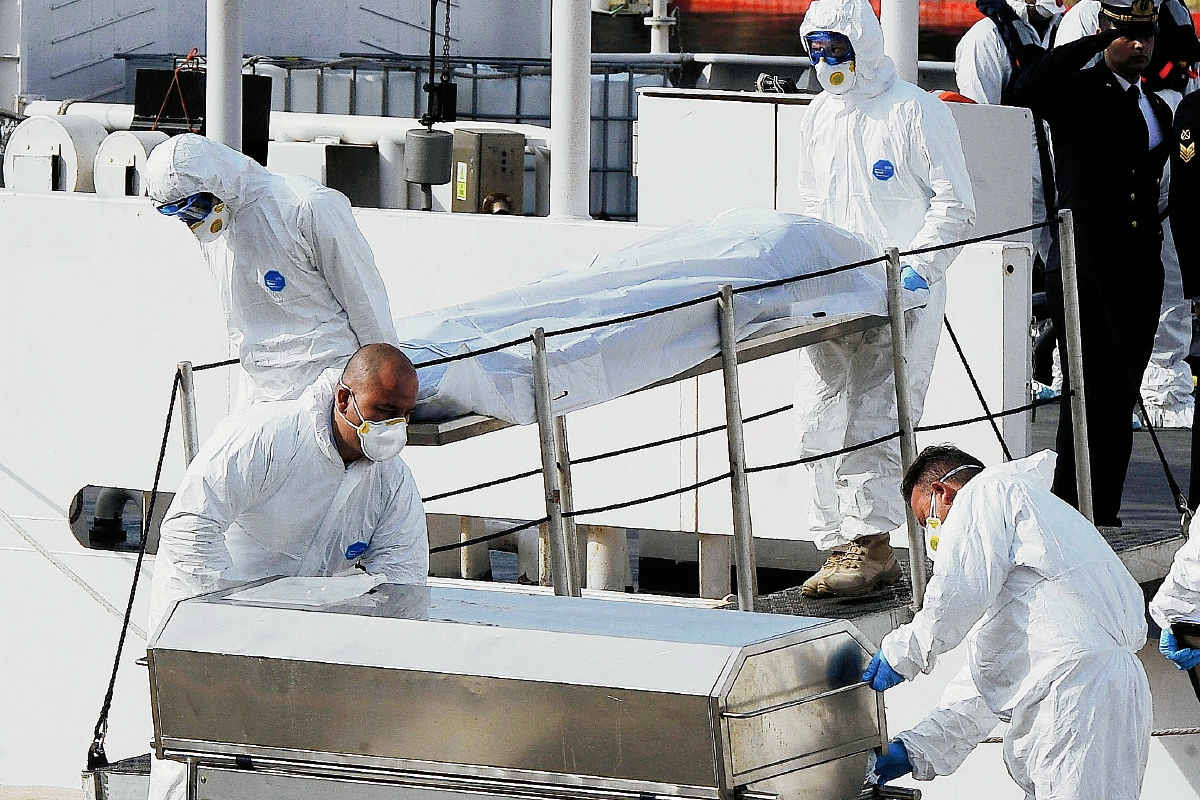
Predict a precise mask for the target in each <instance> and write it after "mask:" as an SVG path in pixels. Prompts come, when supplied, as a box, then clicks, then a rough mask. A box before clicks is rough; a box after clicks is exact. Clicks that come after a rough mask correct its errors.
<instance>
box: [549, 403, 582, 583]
mask: <svg viewBox="0 0 1200 800" xmlns="http://www.w3.org/2000/svg"><path fill="white" fill-rule="evenodd" d="M554 447H555V449H556V450H557V451H558V485H559V487H561V491H562V496H561V497H562V503H561V505H562V510H563V513H564V514H567V513H570V512H572V511H574V510H575V487H574V483H572V481H571V451H570V449H569V448H568V447H567V417H566V415H565V414H563V415H560V416H556V417H555V418H554ZM563 532H564V533H565V534H566V537H567V553H568V555H569V556H570V559H569V560H568V564H569V565H570V567H571V570H572V571H573V572H574V573H575V576H574V583H575V585H576V586H579V587H580V588H582V587H583V584H584V580H583V579H584V578H585V576H586V575H587V564H586V563H585V560H584V557H585V554H586V548H584V549H583V553H581V552H580V547H579V532H578V529H577V527H576V525H575V518H574V517H564V518H563Z"/></svg>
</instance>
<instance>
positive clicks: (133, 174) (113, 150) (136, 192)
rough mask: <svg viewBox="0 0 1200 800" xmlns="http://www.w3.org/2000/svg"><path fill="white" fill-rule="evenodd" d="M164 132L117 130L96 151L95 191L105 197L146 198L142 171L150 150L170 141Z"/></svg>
mask: <svg viewBox="0 0 1200 800" xmlns="http://www.w3.org/2000/svg"><path fill="white" fill-rule="evenodd" d="M167 138H168V137H167V135H166V134H165V133H163V132H162V131H115V132H113V133H110V134H109V135H108V138H106V139H105V140H104V141H103V142H101V144H100V149H99V150H98V151H96V166H95V169H94V177H95V182H96V194H98V195H103V196H104V197H129V196H132V197H144V196H145V195H146V183H145V181H143V180H142V173H143V170H144V169H145V167H146V159H147V158H148V157H149V156H150V151H151V150H153V149H154V148H155V147H157V146H158V145H160V144H162V143H163V142H165V141H166V140H167Z"/></svg>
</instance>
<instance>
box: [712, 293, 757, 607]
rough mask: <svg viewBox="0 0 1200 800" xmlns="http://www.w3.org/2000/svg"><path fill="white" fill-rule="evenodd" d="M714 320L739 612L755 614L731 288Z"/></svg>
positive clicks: (754, 574)
mask: <svg viewBox="0 0 1200 800" xmlns="http://www.w3.org/2000/svg"><path fill="white" fill-rule="evenodd" d="M718 291H719V292H720V293H721V296H720V297H719V298H718V299H717V311H718V314H717V320H718V324H719V326H720V332H721V373H722V375H723V377H724V378H725V433H726V439H727V441H728V443H729V485H730V491H731V493H732V495H733V549H734V552H735V553H736V554H737V555H736V556H735V559H734V562H735V566H736V568H737V580H738V587H737V595H738V608H739V609H741V610H742V611H753V610H754V596H755V595H757V594H758V565H757V564H756V563H755V558H754V532H753V529H752V528H751V526H750V487H749V486H748V485H747V483H746V442H745V440H744V439H743V438H742V399H741V394H740V392H739V389H738V371H737V324H736V317H735V314H734V307H733V287H732V286H729V285H725V286H721V287H719V288H718Z"/></svg>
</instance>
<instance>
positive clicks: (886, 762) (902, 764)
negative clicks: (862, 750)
mask: <svg viewBox="0 0 1200 800" xmlns="http://www.w3.org/2000/svg"><path fill="white" fill-rule="evenodd" d="M884 663H887V662H884ZM910 772H912V762H911V761H909V760H908V750H906V749H905V747H904V742H902V741H900V740H899V739H893V740H892V741H891V743H890V744H888V749H887V752H886V753H884V754H883V755H881V756H879V758H877V759H875V774H876V775H878V776H879V782H880V783H887V782H888V781H894V780H896V778H899V777H900V776H901V775H907V774H908V773H910Z"/></svg>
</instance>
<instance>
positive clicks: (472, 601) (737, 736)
mask: <svg viewBox="0 0 1200 800" xmlns="http://www.w3.org/2000/svg"><path fill="white" fill-rule="evenodd" d="M260 583H261V582H260ZM241 588H245V587H238V589H231V590H227V591H224V592H219V593H215V594H211V595H206V596H204V597H199V598H195V599H192V600H186V601H183V602H181V603H179V604H177V605H176V606H175V608H174V609H173V610H172V612H171V613H170V615H169V617H168V619H167V620H166V623H165V624H164V625H163V627H162V629H161V631H160V632H159V633H158V635H157V636H155V637H154V638H153V640H152V641H151V643H150V646H149V664H150V677H151V694H152V702H153V714H154V732H155V746H156V749H157V750H158V754H159V756H160V757H169V758H176V759H181V760H190V761H192V763H193V764H195V765H204V764H207V765H209V766H210V767H221V768H225V767H232V766H234V765H235V764H236V765H239V766H241V767H247V766H252V767H253V769H254V770H257V771H266V772H272V773H274V774H277V775H279V774H293V775H296V776H301V775H303V776H310V777H314V778H320V779H323V780H324V779H329V778H337V777H339V776H340V777H342V778H348V777H353V778H355V779H356V780H360V781H362V780H366V781H384V782H388V783H390V782H395V781H397V780H400V779H402V778H403V779H407V780H410V781H413V780H415V781H417V782H418V783H423V784H426V785H429V781H430V778H435V779H436V780H435V781H434V783H433V784H432V785H435V786H438V787H440V788H441V789H444V788H445V787H448V786H452V785H460V786H463V787H474V788H473V789H472V792H469V793H473V792H474V791H475V790H479V791H484V792H485V793H491V794H496V793H497V791H498V790H497V789H496V787H497V786H509V787H511V786H513V785H518V784H519V785H522V786H525V787H527V788H526V792H527V791H528V790H529V789H530V787H543V789H544V790H545V791H543V792H539V793H541V794H546V793H547V792H552V793H554V794H557V795H560V794H561V793H562V792H563V791H568V792H575V793H577V794H578V793H584V794H589V795H591V796H594V792H595V790H602V792H601V793H602V794H603V795H605V796H632V795H641V796H644V795H648V794H649V795H671V796H685V797H696V798H713V799H715V798H722V799H723V800H730V798H732V797H733V796H734V793H735V790H736V791H738V792H745V791H747V790H749V791H753V792H762V793H764V794H775V795H778V796H779V797H780V798H781V799H784V800H800V798H802V797H805V798H807V797H814V798H817V797H819V798H828V800H840V799H841V798H844V797H850V796H857V792H858V790H859V788H860V787H861V785H862V777H863V774H864V772H865V769H866V760H867V756H866V753H867V751H868V750H870V749H871V748H873V747H877V746H879V745H881V744H882V743H884V736H885V734H884V731H885V730H886V726H885V724H884V717H883V704H882V701H881V700H880V698H879V696H878V695H877V694H876V693H875V692H874V691H872V690H871V689H870V688H869V687H868V686H866V685H864V684H862V683H861V682H860V681H859V676H860V675H861V672H862V668H863V666H864V665H865V663H866V660H867V658H868V657H869V654H870V650H871V645H870V643H869V642H867V641H866V640H865V639H864V638H863V637H862V636H861V635H860V634H859V633H858V632H857V631H856V630H855V629H854V627H853V626H852V625H851V624H850V623H848V622H845V621H840V620H824V619H809V618H802V617H788V616H776V615H768V614H751V613H743V612H735V611H718V610H710V609H698V608H688V607H680V606H670V605H659V604H653V603H647V602H633V601H629V600H621V599H612V600H608V599H592V598H584V599H575V598H566V597H553V596H546V595H539V594H529V593H522V592H514V591H501V590H494V589H473V588H446V587H411V586H397V585H389V584H385V585H382V586H379V587H377V588H376V589H375V590H374V591H373V592H371V593H370V594H368V595H365V596H364V597H361V598H357V599H355V600H352V601H349V602H346V603H342V604H337V605H330V606H323V607H321V608H319V609H311V608H310V609H305V608H299V607H294V606H292V607H288V606H286V605H284V604H274V603H246V602H239V601H236V600H231V599H229V595H230V594H232V593H234V592H236V591H238V590H239V589H241ZM196 774H197V773H196V771H195V770H193V781H195V780H196V778H195V775H196ZM214 777H215V774H214ZM216 783H219V781H214V786H213V787H212V788H213V789H214V790H215V788H216ZM226 783H228V781H226ZM486 787H491V788H490V789H488V788H486ZM193 789H195V783H193ZM255 791H257V792H258V793H259V794H260V795H261V794H263V791H265V790H262V789H261V787H260V788H259V789H256V790H255ZM500 793H501V794H505V793H507V792H506V791H501V792H500ZM201 794H204V793H203V792H201ZM267 794H269V792H268V793H267ZM284 794H287V792H285V793H284ZM213 796H214V797H215V796H216V795H213ZM281 796H282V795H281ZM364 796H365V795H364Z"/></svg>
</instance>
